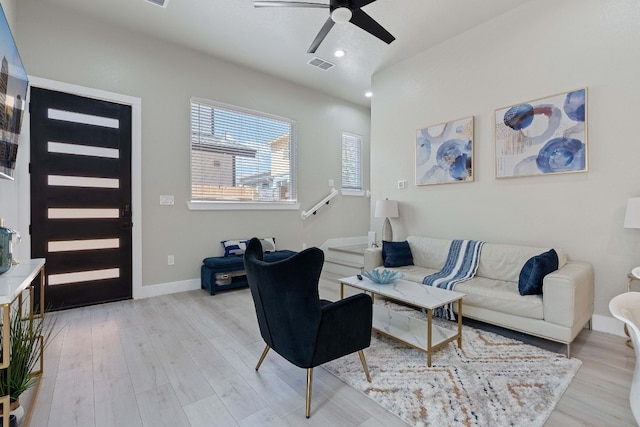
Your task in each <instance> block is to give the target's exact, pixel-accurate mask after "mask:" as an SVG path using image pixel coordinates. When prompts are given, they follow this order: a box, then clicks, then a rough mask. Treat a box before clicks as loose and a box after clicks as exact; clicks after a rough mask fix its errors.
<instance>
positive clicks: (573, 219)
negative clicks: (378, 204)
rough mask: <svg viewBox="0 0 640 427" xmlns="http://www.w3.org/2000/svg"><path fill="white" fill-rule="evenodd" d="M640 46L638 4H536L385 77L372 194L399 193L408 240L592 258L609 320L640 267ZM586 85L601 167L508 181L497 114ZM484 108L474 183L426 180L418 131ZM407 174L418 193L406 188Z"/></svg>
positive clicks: (379, 86)
mask: <svg viewBox="0 0 640 427" xmlns="http://www.w3.org/2000/svg"><path fill="white" fill-rule="evenodd" d="M639 46H640V2H638V1H637V0H563V1H556V0H536V1H532V2H530V3H528V4H525V5H523V6H521V7H520V8H518V9H515V10H514V11H512V12H510V13H507V14H505V15H502V16H499V17H497V18H495V19H494V20H492V21H490V22H489V23H487V24H485V25H482V26H480V27H478V28H474V29H471V30H469V31H467V32H465V33H463V34H460V35H459V36H458V37H456V38H455V39H452V40H449V41H447V42H445V43H442V44H440V45H438V46H436V47H434V48H432V49H430V50H428V51H425V52H422V53H420V54H418V55H416V56H415V57H412V58H410V59H409V60H406V61H404V62H402V63H399V64H397V65H395V66H393V67H391V68H388V69H386V70H384V71H382V72H379V73H378V74H376V75H375V76H374V78H373V90H374V92H375V97H374V99H373V101H372V114H371V122H372V127H371V170H372V176H371V187H372V193H373V196H372V199H373V200H375V199H378V198H383V197H389V198H394V199H398V200H399V201H400V218H398V219H396V220H392V223H393V226H394V230H395V232H396V233H397V236H398V237H400V238H402V237H404V236H406V235H408V234H418V235H426V236H433V237H443V238H470V239H481V240H485V241H490V242H496V243H515V244H526V245H531V246H541V247H545V246H547V247H549V246H551V247H561V248H564V249H566V250H567V251H568V253H569V256H570V258H572V259H574V260H581V261H588V262H590V263H592V264H593V266H594V268H595V313H596V314H597V315H602V316H610V314H609V310H608V303H609V300H610V299H611V298H612V297H613V296H615V295H617V294H619V293H621V292H623V291H626V284H627V273H628V272H629V271H630V269H631V268H632V267H634V266H637V265H640V230H628V229H623V227H622V223H623V218H624V212H625V205H626V201H627V199H628V198H629V197H634V196H640V185H639V184H640V166H639V165H638V159H639V158H640V137H639V136H638V132H637V131H636V130H634V129H635V126H637V125H638V117H639V116H638V114H639V113H640V108H639V102H640V77H639V76H640V49H639ZM581 87H587V88H588V108H589V111H588V138H589V148H588V149H589V158H590V162H589V163H590V164H589V172H588V173H577V174H565V175H555V176H539V177H526V178H512V179H500V180H497V179H496V178H495V172H494V168H495V162H494V134H493V129H494V111H495V109H498V108H502V107H504V106H508V105H513V104H516V103H520V102H525V101H528V100H533V99H536V98H541V97H546V96H549V95H554V94H557V93H561V92H566V91H570V90H572V89H577V88H581ZM472 115H473V116H474V117H475V162H474V170H475V182H473V183H461V184H447V185H432V186H420V187H417V186H416V185H415V163H414V162H415V160H414V150H415V132H416V129H420V128H423V127H426V126H429V125H433V124H438V123H442V122H446V121H450V120H454V119H458V118H461V117H467V116H472ZM399 179H406V180H408V181H409V183H410V185H409V186H408V189H405V190H397V189H396V181H397V180H399ZM372 223H373V225H372V228H373V229H379V228H380V227H381V221H380V220H379V219H377V218H372ZM604 320H606V319H603V321H604Z"/></svg>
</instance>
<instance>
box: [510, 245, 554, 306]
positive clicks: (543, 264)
mask: <svg viewBox="0 0 640 427" xmlns="http://www.w3.org/2000/svg"><path fill="white" fill-rule="evenodd" d="M557 269H558V254H557V253H556V251H555V250H553V249H551V250H549V251H547V252H544V253H542V254H540V255H536V256H533V257H531V258H529V259H528V260H527V262H526V263H525V264H524V266H523V267H522V270H521V271H520V278H519V280H518V290H519V291H520V295H542V279H544V276H546V275H547V274H549V273H552V272H554V271H556V270H557Z"/></svg>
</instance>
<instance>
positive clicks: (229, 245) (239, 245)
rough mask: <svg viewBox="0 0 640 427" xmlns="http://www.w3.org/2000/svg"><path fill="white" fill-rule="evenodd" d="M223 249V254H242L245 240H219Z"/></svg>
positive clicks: (245, 246) (244, 248)
mask: <svg viewBox="0 0 640 427" xmlns="http://www.w3.org/2000/svg"><path fill="white" fill-rule="evenodd" d="M220 244H221V245H222V248H223V249H224V255H223V256H231V255H243V254H244V251H245V250H246V249H247V240H246V239H243V240H222V241H221V242H220Z"/></svg>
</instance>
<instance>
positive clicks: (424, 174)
mask: <svg viewBox="0 0 640 427" xmlns="http://www.w3.org/2000/svg"><path fill="white" fill-rule="evenodd" d="M470 181H473V116H471V117H466V118H463V119H458V120H454V121H451V122H447V123H441V124H438V125H433V126H429V127H426V128H424V129H418V130H417V131H416V185H431V184H449V183H455V182H470Z"/></svg>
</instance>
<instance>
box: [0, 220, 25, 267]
mask: <svg viewBox="0 0 640 427" xmlns="http://www.w3.org/2000/svg"><path fill="white" fill-rule="evenodd" d="M16 236H17V239H18V240H17V241H20V233H18V232H17V231H15V230H12V229H10V228H7V227H4V219H3V218H0V274H2V273H6V272H7V271H9V269H10V268H11V266H12V265H15V264H17V263H18V262H17V261H16V260H14V258H13V242H14V237H16Z"/></svg>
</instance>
